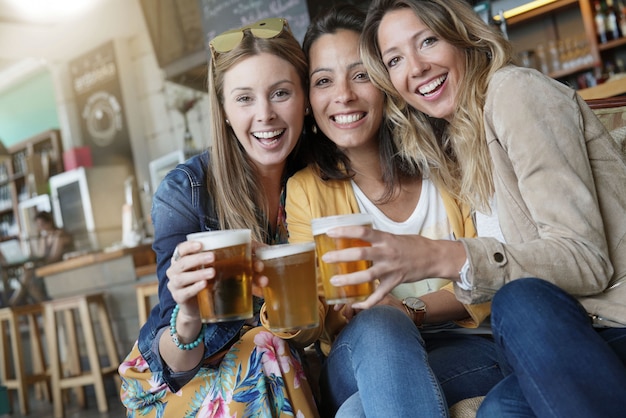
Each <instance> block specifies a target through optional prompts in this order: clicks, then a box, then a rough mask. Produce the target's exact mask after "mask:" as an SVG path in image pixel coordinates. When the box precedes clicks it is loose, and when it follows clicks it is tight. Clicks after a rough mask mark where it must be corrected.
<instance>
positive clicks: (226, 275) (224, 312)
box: [187, 229, 253, 322]
mask: <svg viewBox="0 0 626 418" xmlns="http://www.w3.org/2000/svg"><path fill="white" fill-rule="evenodd" d="M187 240H188V241H199V242H201V243H202V251H213V252H214V253H215V262H214V263H212V264H210V265H206V266H202V267H201V268H206V267H213V268H215V278H214V279H213V280H209V281H208V284H207V287H206V288H204V289H202V291H200V293H198V307H199V308H200V317H201V318H202V322H222V321H232V320H236V319H247V318H251V317H252V315H253V312H252V251H251V245H250V242H251V234H250V230H249V229H233V230H223V231H208V232H197V233H194V234H189V235H187Z"/></svg>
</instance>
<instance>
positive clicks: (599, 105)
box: [587, 96, 626, 155]
mask: <svg viewBox="0 0 626 418" xmlns="http://www.w3.org/2000/svg"><path fill="white" fill-rule="evenodd" d="M587 104H588V105H589V107H590V108H591V109H592V110H593V111H594V113H595V114H596V115H597V116H598V118H599V119H600V121H602V123H603V124H604V126H605V127H606V129H607V130H608V131H609V132H610V133H611V136H612V137H613V139H614V140H615V142H617V144H618V145H619V147H620V149H621V151H622V154H624V155H626V96H617V97H607V98H604V99H593V100H587Z"/></svg>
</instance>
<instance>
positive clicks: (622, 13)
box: [617, 0, 626, 36]
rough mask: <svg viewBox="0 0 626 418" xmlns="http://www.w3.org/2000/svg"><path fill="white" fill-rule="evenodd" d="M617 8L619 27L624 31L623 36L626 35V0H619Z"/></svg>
mask: <svg viewBox="0 0 626 418" xmlns="http://www.w3.org/2000/svg"><path fill="white" fill-rule="evenodd" d="M617 8H618V9H619V28H620V30H621V31H622V36H626V2H625V1H624V0H617Z"/></svg>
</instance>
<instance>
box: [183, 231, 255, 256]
mask: <svg viewBox="0 0 626 418" xmlns="http://www.w3.org/2000/svg"><path fill="white" fill-rule="evenodd" d="M250 234H251V231H250V230H249V229H225V230H220V231H205V232H195V233H193V234H188V235H187V241H200V242H201V243H202V250H203V251H209V250H215V249H217V248H225V247H232V246H234V245H241V244H250V241H251V235H250Z"/></svg>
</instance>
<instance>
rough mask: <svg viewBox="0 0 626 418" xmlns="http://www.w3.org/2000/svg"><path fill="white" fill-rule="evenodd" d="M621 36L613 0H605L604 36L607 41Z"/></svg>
mask: <svg viewBox="0 0 626 418" xmlns="http://www.w3.org/2000/svg"><path fill="white" fill-rule="evenodd" d="M621 37H622V31H621V29H620V26H619V15H618V13H617V11H616V10H615V6H614V3H613V0H606V38H607V40H608V41H613V40H615V39H619V38H621Z"/></svg>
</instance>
